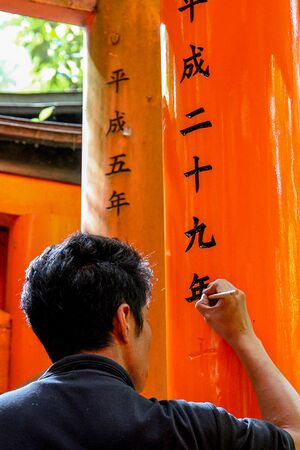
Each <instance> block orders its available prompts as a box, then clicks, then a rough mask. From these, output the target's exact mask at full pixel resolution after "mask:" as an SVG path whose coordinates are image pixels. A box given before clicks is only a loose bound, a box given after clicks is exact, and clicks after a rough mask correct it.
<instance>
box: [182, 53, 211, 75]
mask: <svg viewBox="0 0 300 450" xmlns="http://www.w3.org/2000/svg"><path fill="white" fill-rule="evenodd" d="M190 47H191V50H192V56H190V57H189V58H184V59H183V73H182V77H181V80H180V83H182V82H183V80H184V79H185V78H188V79H189V78H191V77H192V76H195V75H196V74H197V73H199V74H200V75H204V76H205V77H209V75H210V73H209V66H206V68H205V69H204V68H203V63H204V59H202V58H201V55H202V52H203V50H204V49H203V47H196V46H195V45H190ZM196 49H197V50H196Z"/></svg>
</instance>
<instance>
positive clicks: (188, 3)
mask: <svg viewBox="0 0 300 450" xmlns="http://www.w3.org/2000/svg"><path fill="white" fill-rule="evenodd" d="M207 1H208V0H184V3H185V5H183V6H181V7H180V8H178V11H180V12H183V11H185V10H187V9H189V10H190V21H191V22H193V20H194V16H195V5H198V4H199V3H206V2H207Z"/></svg>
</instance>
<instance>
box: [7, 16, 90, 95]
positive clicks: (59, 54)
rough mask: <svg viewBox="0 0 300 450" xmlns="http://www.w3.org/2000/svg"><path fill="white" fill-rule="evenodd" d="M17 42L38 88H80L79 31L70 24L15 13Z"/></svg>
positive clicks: (54, 89)
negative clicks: (28, 55)
mask: <svg viewBox="0 0 300 450" xmlns="http://www.w3.org/2000/svg"><path fill="white" fill-rule="evenodd" d="M9 24H10V25H13V26H16V27H18V28H17V29H18V34H17V44H18V45H22V46H24V47H25V48H26V49H27V50H28V51H29V54H30V56H31V60H32V64H33V74H34V80H33V82H34V83H35V84H36V85H39V88H40V90H41V91H66V90H72V91H75V90H82V78H83V70H82V56H83V55H82V48H83V30H82V29H81V28H80V27H77V26H74V25H67V24H62V23H56V22H46V21H44V20H41V19H34V18H31V17H22V16H16V17H14V18H13V19H12V20H11V21H10V22H9Z"/></svg>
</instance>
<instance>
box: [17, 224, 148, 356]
mask: <svg viewBox="0 0 300 450" xmlns="http://www.w3.org/2000/svg"><path fill="white" fill-rule="evenodd" d="M151 278H152V271H151V269H150V267H149V265H148V262H147V260H145V259H144V258H142V257H141V255H140V254H139V253H138V252H137V251H136V250H135V249H134V248H132V247H131V246H129V245H128V244H125V243H124V242H121V241H119V240H117V239H110V238H107V237H101V236H94V235H89V234H84V233H76V234H73V235H72V236H70V237H69V238H68V239H66V240H65V241H64V242H62V243H61V244H57V245H52V246H50V247H48V248H47V249H46V250H45V251H44V252H43V253H42V254H41V255H40V256H38V257H37V258H35V259H34V260H33V261H32V262H31V264H30V266H29V267H28V269H27V271H26V280H25V284H24V287H23V292H22V300H21V306H22V309H23V310H24V311H25V314H26V316H27V319H28V322H29V323H30V325H31V326H32V329H33V331H34V332H35V334H36V335H37V336H38V338H39V339H40V341H41V342H42V344H43V345H44V347H45V349H46V351H47V352H48V354H49V356H50V358H51V360H52V361H57V360H58V359H60V358H62V357H64V356H67V355H72V354H75V353H80V352H89V351H90V352H95V351H99V350H101V349H105V348H107V347H110V346H111V345H113V343H114V341H115V340H116V339H117V340H118V339H119V337H120V336H121V335H120V334H119V333H120V332H121V334H122V333H123V331H124V332H125V334H126V332H127V329H128V326H129V325H130V324H131V331H132V328H133V327H134V333H135V338H136V343H137V347H138V346H139V343H140V342H141V341H142V338H143V333H145V324H144V315H145V314H146V309H147V302H148V300H149V297H150V294H151ZM122 321H123V322H124V323H123V325H122ZM128 324H129V325H128ZM122 327H123V328H122ZM147 327H148V324H147ZM122 330H123V331H122ZM146 331H147V330H146ZM148 337H149V336H148ZM123 338H124V336H123V335H122V336H121V341H122V339H123ZM132 338H133V334H132ZM149 339H150V337H149ZM125 340H126V338H125ZM121 341H120V342H121Z"/></svg>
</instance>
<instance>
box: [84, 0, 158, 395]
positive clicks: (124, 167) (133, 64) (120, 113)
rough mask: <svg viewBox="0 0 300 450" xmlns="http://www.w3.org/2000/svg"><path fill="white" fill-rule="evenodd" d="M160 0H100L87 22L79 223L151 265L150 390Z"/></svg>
mask: <svg viewBox="0 0 300 450" xmlns="http://www.w3.org/2000/svg"><path fill="white" fill-rule="evenodd" d="M159 22H160V17H159V1H158V0H154V1H151V2H148V1H145V0H141V1H139V2H137V1H129V0H125V1H122V2H120V1H118V0H112V1H109V2H100V1H99V2H98V10H97V14H96V15H95V16H94V17H93V19H92V20H91V21H90V23H89V24H88V30H87V41H88V45H87V47H88V57H87V77H86V91H85V93H86V97H85V101H84V113H85V124H84V133H83V141H84V144H83V147H84V151H83V186H82V189H83V191H82V192H83V197H82V227H83V229H84V230H85V231H89V232H93V233H99V234H105V235H109V236H111V237H114V236H117V237H119V238H122V239H125V240H127V241H128V242H130V243H132V244H134V245H135V246H136V247H137V248H138V249H140V250H141V251H142V252H143V253H144V254H146V255H149V257H150V259H151V262H152V264H153V265H155V267H154V269H155V276H156V277H157V278H158V280H157V281H155V282H154V292H153V301H152V306H151V317H150V321H151V324H152V329H153V334H154V336H155V337H154V341H153V347H152V354H151V367H152V371H151V374H150V379H149V382H148V385H147V394H149V395H150V394H155V395H156V396H159V397H165V396H166V319H165V318H166V313H165V292H164V278H165V274H164V254H165V251H164V217H163V216H164V207H163V181H162V180H163V173H162V142H161V136H162V123H161V83H160V45H159Z"/></svg>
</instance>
